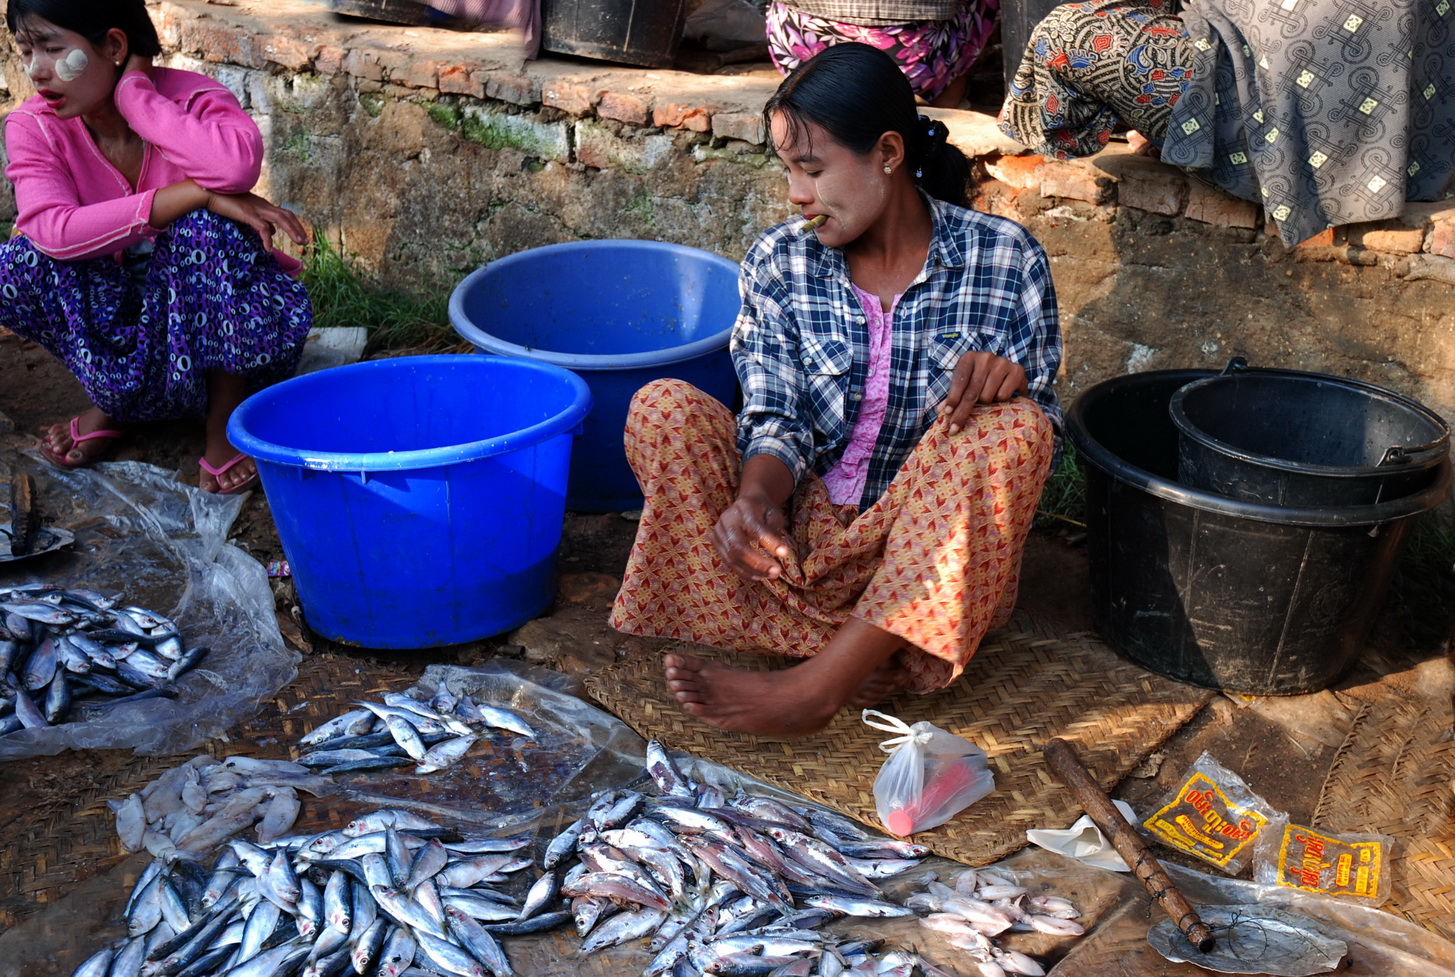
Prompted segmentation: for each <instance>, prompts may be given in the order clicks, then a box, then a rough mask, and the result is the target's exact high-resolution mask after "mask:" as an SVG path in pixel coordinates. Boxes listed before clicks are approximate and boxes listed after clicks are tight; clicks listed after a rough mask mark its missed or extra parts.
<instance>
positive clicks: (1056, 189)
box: [1010, 156, 1113, 204]
mask: <svg viewBox="0 0 1455 977" xmlns="http://www.w3.org/2000/svg"><path fill="white" fill-rule="evenodd" d="M1010 158H1011V159H1016V158H1018V157H1014V156H1013V157H1010ZM1033 174H1034V175H1036V176H1039V177H1040V190H1041V196H1043V197H1064V198H1066V199H1068V200H1082V201H1085V202H1086V203H1089V204H1104V203H1106V202H1107V201H1109V200H1111V198H1112V196H1113V189H1112V181H1111V179H1110V178H1109V177H1107V176H1106V175H1105V174H1104V173H1101V172H1099V171H1098V170H1097V169H1096V168H1095V167H1093V166H1092V165H1091V164H1089V163H1084V162H1082V161H1080V160H1068V161H1065V162H1060V161H1057V162H1051V161H1049V160H1048V161H1047V162H1046V163H1044V164H1042V165H1041V166H1040V167H1038V168H1037V169H1035V170H1034V171H1033Z"/></svg>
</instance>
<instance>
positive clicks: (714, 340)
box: [449, 238, 739, 371]
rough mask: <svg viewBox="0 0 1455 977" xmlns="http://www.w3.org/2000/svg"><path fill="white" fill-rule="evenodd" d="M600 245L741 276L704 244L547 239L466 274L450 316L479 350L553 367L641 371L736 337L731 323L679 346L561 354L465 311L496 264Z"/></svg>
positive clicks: (710, 350) (692, 356) (711, 348)
mask: <svg viewBox="0 0 1455 977" xmlns="http://www.w3.org/2000/svg"><path fill="white" fill-rule="evenodd" d="M602 245H631V246H633V247H636V248H640V249H641V250H644V251H660V252H666V253H668V254H672V255H676V256H678V257H683V258H689V257H690V258H707V259H709V260H712V261H716V262H719V263H721V264H722V265H723V266H724V267H725V268H731V269H732V270H733V275H734V277H736V276H737V273H738V268H739V265H738V264H737V262H734V261H731V260H729V259H727V258H724V257H723V256H722V255H720V254H717V253H716V252H713V251H708V250H706V249H705V248H694V247H692V246H690V245H686V244H674V243H672V242H670V241H649V240H645V239H639V238H593V239H591V240H588V241H564V242H562V243H560V244H547V245H542V246H541V247H538V248H526V249H525V250H524V251H516V252H514V253H513V254H508V255H505V256H504V257H502V258H496V259H495V260H494V261H491V262H490V263H489V264H485V265H481V266H480V267H479V268H476V269H475V270H474V271H472V272H470V274H468V275H466V276H465V277H464V278H463V279H462V280H461V281H460V283H459V284H458V285H456V286H455V288H454V290H453V291H452V292H451V293H450V302H449V315H450V325H452V326H453V327H454V330H455V332H456V333H458V334H459V335H460V336H461V337H462V338H463V339H465V340H466V341H467V342H469V343H471V344H472V345H474V347H475V348H476V350H478V351H479V352H482V353H494V354H496V355H498V356H514V357H522V358H529V359H533V360H538V361H540V362H543V363H551V364H553V365H555V366H563V367H565V368H566V369H568V370H601V371H610V370H639V369H642V368H644V367H653V366H667V365H670V364H673V363H681V362H683V361H685V360H691V359H696V358H697V357H699V356H706V355H708V354H709V353H715V352H717V351H718V350H721V349H724V348H726V346H727V345H728V340H729V339H730V338H731V336H732V331H733V327H732V326H731V325H729V326H728V327H727V328H726V329H722V330H719V331H718V332H716V333H713V334H712V335H711V336H705V337H703V338H702V339H697V340H694V341H692V342H690V343H683V344H682V345H680V346H670V347H667V348H665V349H660V350H655V349H654V350H648V351H646V352H643V353H562V352H558V351H556V350H549V349H540V348H538V347H534V346H521V345H519V344H517V343H511V342H506V341H505V340H503V339H501V338H499V337H498V336H492V335H491V334H490V333H488V332H486V331H485V330H483V329H481V328H480V327H479V326H477V325H476V324H475V323H473V322H471V321H470V319H469V317H468V316H466V315H465V298H464V297H465V295H466V294H468V293H469V291H470V289H471V287H473V285H474V283H475V282H476V281H478V280H479V279H481V278H483V277H485V275H486V274H489V273H490V272H491V270H492V269H493V270H494V271H495V272H497V273H498V272H501V271H507V272H508V271H509V270H510V267H511V265H512V264H516V263H519V262H523V261H527V260H530V259H534V258H537V257H540V256H541V255H544V254H563V253H570V252H574V251H590V250H594V249H598V248H600V247H601V246H602Z"/></svg>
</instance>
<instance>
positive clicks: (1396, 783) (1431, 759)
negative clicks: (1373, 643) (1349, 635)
mask: <svg viewBox="0 0 1455 977" xmlns="http://www.w3.org/2000/svg"><path fill="white" fill-rule="evenodd" d="M1413 678H1414V681H1413V682H1412V683H1408V682H1399V681H1393V682H1392V681H1390V679H1386V680H1385V681H1384V682H1380V683H1377V684H1376V685H1375V686H1374V687H1373V688H1372V689H1369V690H1367V691H1369V692H1370V693H1371V694H1369V695H1367V696H1366V695H1361V694H1360V692H1361V691H1365V690H1359V689H1353V690H1350V694H1351V695H1352V696H1354V697H1355V698H1358V699H1360V700H1361V705H1360V709H1359V712H1358V714H1357V715H1356V716H1355V717H1354V724H1353V727H1352V728H1351V729H1350V730H1349V734H1348V736H1347V737H1346V738H1345V740H1344V744H1343V746H1341V747H1340V748H1339V752H1338V754H1337V755H1336V756H1335V757H1334V762H1333V765H1332V766H1331V767H1330V769H1329V775H1328V777H1327V778H1326V779H1325V780H1324V787H1323V791H1322V792H1321V793H1320V796H1319V803H1318V807H1317V808H1316V809H1315V811H1314V817H1313V825H1312V826H1313V827H1316V828H1322V829H1325V830H1327V831H1331V832H1337V833H1377V834H1383V835H1389V836H1390V837H1392V838H1393V839H1394V851H1393V854H1392V855H1391V858H1390V866H1389V867H1390V872H1391V878H1392V888H1391V891H1390V899H1389V902H1387V903H1385V904H1384V906H1383V908H1384V909H1386V910H1389V911H1393V912H1397V913H1399V914H1400V915H1402V916H1404V917H1406V918H1407V919H1410V920H1412V921H1414V922H1416V923H1420V924H1422V925H1423V926H1425V927H1426V928H1427V929H1429V930H1431V931H1433V932H1435V933H1438V934H1440V935H1441V936H1443V937H1445V938H1446V939H1451V940H1455V741H1452V739H1451V730H1452V729H1455V662H1452V661H1450V660H1446V659H1440V660H1435V661H1430V662H1426V663H1425V664H1423V665H1421V666H1419V668H1418V669H1416V670H1415V675H1414V676H1413Z"/></svg>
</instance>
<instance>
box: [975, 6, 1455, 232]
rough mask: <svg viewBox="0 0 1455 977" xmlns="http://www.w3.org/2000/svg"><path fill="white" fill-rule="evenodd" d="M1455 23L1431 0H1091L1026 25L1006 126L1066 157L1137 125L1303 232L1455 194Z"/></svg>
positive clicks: (1172, 156) (1145, 139) (1144, 147)
mask: <svg viewBox="0 0 1455 977" xmlns="http://www.w3.org/2000/svg"><path fill="white" fill-rule="evenodd" d="M1450 28H1451V16H1450V8H1449V6H1448V5H1447V4H1442V3H1430V2H1428V0H1388V2H1382V3H1348V2H1345V0H1187V2H1186V3H1183V2H1181V0H1082V2H1080V3H1071V4H1066V5H1064V6H1061V7H1057V8H1055V9H1054V10H1053V11H1051V13H1050V14H1048V15H1047V16H1046V18H1045V19H1044V20H1042V21H1041V22H1040V24H1038V25H1037V26H1036V28H1035V30H1034V31H1033V32H1032V33H1031V38H1030V41H1029V42H1028V43H1027V45H1026V49H1025V52H1024V54H1023V55H1022V56H1021V58H1022V60H1021V61H1020V68H1019V69H1018V70H1017V71H1016V74H1015V78H1014V79H1013V81H1012V82H1011V86H1010V90H1009V91H1008V92H1007V93H1006V98H1005V104H1004V106H1003V107H1002V108H1001V112H1000V125H1001V128H1002V129H1003V130H1004V131H1005V132H1006V134H1007V135H1009V136H1011V137H1012V138H1014V139H1016V140H1018V141H1019V142H1021V143H1023V144H1024V145H1026V146H1027V147H1029V148H1031V149H1032V150H1034V151H1035V152H1038V153H1040V154H1042V155H1044V156H1053V157H1056V158H1058V159H1066V158H1068V157H1077V156H1089V155H1091V154H1093V153H1096V152H1099V151H1100V150H1101V149H1102V148H1103V147H1105V146H1106V144H1107V142H1108V140H1109V138H1110V136H1111V134H1112V132H1113V130H1114V129H1115V127H1116V126H1117V125H1119V124H1125V125H1127V126H1130V127H1131V129H1132V135H1131V136H1129V141H1131V142H1132V143H1133V145H1134V147H1136V148H1137V149H1138V151H1140V152H1145V153H1146V154H1148V155H1160V157H1161V158H1162V160H1163V161H1164V162H1167V163H1172V164H1174V165H1176V166H1180V167H1182V168H1183V169H1185V170H1188V171H1190V172H1192V173H1194V174H1196V175H1197V176H1199V177H1201V178H1203V179H1205V180H1207V181H1208V182H1209V183H1212V184H1214V185H1216V186H1218V187H1221V188H1222V189H1224V190H1226V191H1227V192H1229V193H1231V194H1232V195H1233V196H1236V197H1241V198H1242V199H1244V200H1250V201H1252V202H1254V203H1256V204H1259V205H1260V206H1261V207H1262V208H1263V209H1264V211H1265V213H1266V215H1267V219H1268V222H1269V224H1270V225H1272V226H1276V227H1277V229H1278V235H1279V237H1280V238H1281V239H1282V240H1283V241H1284V242H1285V243H1287V244H1289V245H1294V244H1297V243H1299V242H1301V241H1306V240H1308V239H1309V238H1310V237H1313V236H1314V235H1316V234H1319V233H1321V232H1323V231H1324V230H1326V229H1327V228H1329V227H1334V226H1338V225H1341V224H1349V223H1355V222H1360V221H1376V220H1384V219H1386V218H1390V217H1395V216H1398V215H1399V213H1400V212H1401V211H1402V210H1403V209H1404V204H1405V202H1406V201H1409V200H1440V199H1443V198H1444V197H1446V196H1448V195H1449V194H1450V193H1451V192H1452V191H1455V98H1452V97H1450V94H1449V90H1448V89H1449V79H1450V78H1451V76H1452V73H1455V45H1452V43H1451V41H1450ZM1010 55H1011V53H1010V52H1007V57H1009V56H1010ZM1139 143H1140V145H1139Z"/></svg>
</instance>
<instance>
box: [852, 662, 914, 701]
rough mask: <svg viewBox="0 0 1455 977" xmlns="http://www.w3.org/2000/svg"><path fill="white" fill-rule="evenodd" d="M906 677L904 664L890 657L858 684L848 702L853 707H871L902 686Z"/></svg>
mask: <svg viewBox="0 0 1455 977" xmlns="http://www.w3.org/2000/svg"><path fill="white" fill-rule="evenodd" d="M908 678H909V673H908V672H907V671H905V669H904V666H903V665H901V664H900V663H899V662H898V661H896V660H895V659H893V658H891V659H889V661H887V662H885V663H884V664H883V665H880V666H879V667H878V668H876V669H874V671H873V672H872V673H870V675H869V677H868V678H866V679H865V680H864V681H863V682H861V683H860V684H859V687H858V688H857V689H855V690H854V694H853V695H851V696H849V703H848V704H849V705H851V706H853V707H854V708H855V709H872V708H874V707H875V706H877V705H879V704H880V703H881V702H883V701H884V700H885V699H887V698H889V697H890V696H891V695H893V694H894V693H895V692H897V691H898V690H899V689H900V688H902V687H903V686H904V683H905V681H906V680H908Z"/></svg>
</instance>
